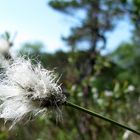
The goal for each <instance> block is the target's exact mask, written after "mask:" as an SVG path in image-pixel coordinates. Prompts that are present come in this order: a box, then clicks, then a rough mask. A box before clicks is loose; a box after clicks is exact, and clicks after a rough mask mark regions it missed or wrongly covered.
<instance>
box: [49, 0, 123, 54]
mask: <svg viewBox="0 0 140 140" xmlns="http://www.w3.org/2000/svg"><path fill="white" fill-rule="evenodd" d="M49 4H50V6H51V7H52V8H54V9H56V10H58V11H60V12H62V13H64V14H66V15H69V16H72V17H74V18H76V19H77V20H79V21H80V24H78V25H75V27H72V28H71V34H70V35H69V36H67V37H63V39H64V40H65V41H66V42H67V43H68V45H70V46H71V47H74V46H80V47H82V46H83V43H84V44H86V46H87V48H89V49H90V51H92V52H94V51H96V49H97V47H99V43H100V44H101V42H102V44H103V45H102V46H100V48H104V47H105V46H106V32H108V31H111V30H112V29H113V27H114V26H115V24H116V21H117V20H118V19H119V18H120V17H122V15H123V11H124V10H123V6H122V2H121V0H119V1H118V0H106V1H105V0H69V1H67V0H64V1H62V0H50V2H49ZM78 43H79V44H80V45H79V44H78Z"/></svg>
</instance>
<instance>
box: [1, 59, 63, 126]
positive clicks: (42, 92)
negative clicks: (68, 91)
mask: <svg viewBox="0 0 140 140" xmlns="http://www.w3.org/2000/svg"><path fill="white" fill-rule="evenodd" d="M1 77H3V78H1V81H0V100H1V105H0V118H4V119H5V121H7V120H12V121H14V123H15V122H17V121H20V120H21V119H23V118H24V117H25V116H26V115H27V114H28V113H33V114H37V113H38V112H41V111H43V110H44V108H47V107H50V106H57V105H61V104H63V103H64V102H65V100H66V98H65V96H64V95H63V94H62V91H61V87H60V86H59V85H58V83H57V81H56V78H57V76H56V75H55V74H54V72H53V71H49V70H46V69H44V68H43V67H42V66H41V65H40V64H39V63H38V64H37V65H32V63H31V60H30V59H28V60H25V59H24V58H16V59H15V60H13V62H12V63H11V64H10V65H9V66H8V67H6V71H5V73H2V74H1Z"/></svg>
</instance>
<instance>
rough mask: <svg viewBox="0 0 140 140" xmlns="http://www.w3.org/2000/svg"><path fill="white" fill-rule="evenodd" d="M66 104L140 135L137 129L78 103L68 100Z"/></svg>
mask: <svg viewBox="0 0 140 140" xmlns="http://www.w3.org/2000/svg"><path fill="white" fill-rule="evenodd" d="M66 105H67V106H70V107H72V108H74V109H77V110H80V111H83V112H85V113H87V114H89V115H92V116H95V117H97V118H100V119H102V120H105V121H107V122H110V123H112V124H114V125H116V126H119V127H121V128H124V129H127V130H129V131H131V132H133V133H135V134H138V135H140V132H138V131H136V130H134V129H132V128H130V127H128V126H125V125H122V124H120V123H118V122H116V121H114V120H112V119H109V118H106V117H104V116H102V115H100V114H98V113H95V112H92V111H90V110H87V109H85V108H83V107H81V106H78V105H76V104H73V103H71V102H68V101H67V102H66Z"/></svg>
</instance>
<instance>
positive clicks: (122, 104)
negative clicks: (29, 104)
mask: <svg viewBox="0 0 140 140" xmlns="http://www.w3.org/2000/svg"><path fill="white" fill-rule="evenodd" d="M6 42H7V43H6ZM0 53H1V54H0V62H1V65H2V62H4V59H6V60H7V59H9V58H10V57H17V56H27V57H30V58H31V59H37V60H38V61H40V62H41V63H42V65H43V66H44V67H45V68H47V69H50V70H52V69H54V70H55V71H56V73H57V74H58V76H60V75H61V78H60V83H62V89H63V92H64V94H65V95H66V96H67V99H68V100H70V101H71V102H73V103H75V104H78V105H80V106H83V107H85V108H88V109H90V110H93V111H96V112H98V113H100V114H102V115H104V116H106V117H109V118H112V119H114V120H116V121H118V122H120V123H123V124H127V125H128V126H130V127H132V128H134V129H136V130H139V131H140V110H139V106H140V0H41V1H37V0H30V1H27V0H24V1H19V0H11V1H8V0H2V1H1V4H0ZM1 58H2V59H1ZM0 122H1V127H0V140H140V137H137V136H136V135H135V134H132V133H130V132H129V131H126V130H123V129H121V128H118V127H116V126H114V125H112V124H110V123H107V122H104V121H102V120H100V119H98V118H93V117H91V116H89V115H87V114H85V113H82V112H80V111H76V110H73V109H71V108H68V107H65V106H64V107H62V108H61V113H56V112H54V111H52V112H51V113H48V114H46V115H44V116H40V117H37V118H35V119H33V120H30V121H27V122H26V123H21V124H18V125H16V126H15V127H14V128H13V129H12V130H10V131H9V130H8V129H7V127H6V125H5V124H3V121H0Z"/></svg>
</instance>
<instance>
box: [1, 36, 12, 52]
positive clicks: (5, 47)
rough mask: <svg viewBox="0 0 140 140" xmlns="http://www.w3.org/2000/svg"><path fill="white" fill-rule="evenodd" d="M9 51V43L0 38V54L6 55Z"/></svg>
mask: <svg viewBox="0 0 140 140" xmlns="http://www.w3.org/2000/svg"><path fill="white" fill-rule="evenodd" d="M9 49H10V45H9V42H8V41H7V40H5V39H3V38H0V53H1V54H4V53H8V52H9Z"/></svg>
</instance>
